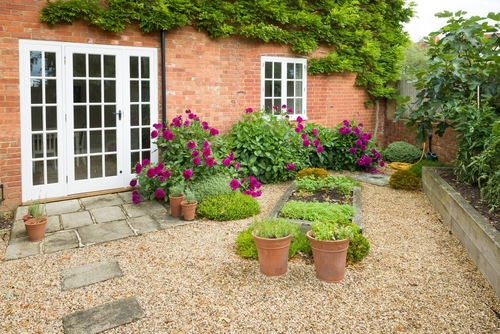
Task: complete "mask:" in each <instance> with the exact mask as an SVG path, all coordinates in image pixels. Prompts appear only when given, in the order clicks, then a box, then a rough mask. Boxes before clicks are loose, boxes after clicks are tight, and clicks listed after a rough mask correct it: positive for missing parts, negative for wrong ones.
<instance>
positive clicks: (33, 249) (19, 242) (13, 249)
mask: <svg viewBox="0 0 500 334" xmlns="http://www.w3.org/2000/svg"><path fill="white" fill-rule="evenodd" d="M21 222H22V220H21ZM36 254H40V241H39V242H31V241H29V239H28V237H27V236H26V237H23V238H17V239H11V240H10V242H9V245H8V246H7V249H6V250H5V258H4V260H15V259H20V258H23V257H27V256H31V255H36Z"/></svg>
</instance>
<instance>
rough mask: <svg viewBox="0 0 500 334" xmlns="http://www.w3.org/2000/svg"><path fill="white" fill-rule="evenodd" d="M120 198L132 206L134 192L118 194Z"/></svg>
mask: <svg viewBox="0 0 500 334" xmlns="http://www.w3.org/2000/svg"><path fill="white" fill-rule="evenodd" d="M118 196H120V198H121V199H122V201H123V203H126V204H130V203H132V192H131V191H126V192H123V193H118Z"/></svg>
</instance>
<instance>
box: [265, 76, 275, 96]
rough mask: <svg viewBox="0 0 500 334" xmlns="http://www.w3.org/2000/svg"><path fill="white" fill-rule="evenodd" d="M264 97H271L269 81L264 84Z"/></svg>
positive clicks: (271, 83)
mask: <svg viewBox="0 0 500 334" xmlns="http://www.w3.org/2000/svg"><path fill="white" fill-rule="evenodd" d="M264 96H265V97H272V96H273V82H272V81H270V80H266V82H265V83H264Z"/></svg>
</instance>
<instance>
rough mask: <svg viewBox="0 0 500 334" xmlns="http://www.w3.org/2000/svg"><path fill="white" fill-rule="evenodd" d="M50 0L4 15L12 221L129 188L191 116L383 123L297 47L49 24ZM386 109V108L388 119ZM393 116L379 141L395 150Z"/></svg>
mask: <svg viewBox="0 0 500 334" xmlns="http://www.w3.org/2000/svg"><path fill="white" fill-rule="evenodd" d="M45 3H46V2H45V0H28V1H16V0H7V1H4V2H2V4H0V13H1V14H0V17H1V20H0V22H2V23H1V24H0V41H1V49H0V50H1V55H2V56H1V57H0V64H1V68H2V72H1V73H2V74H1V81H0V91H1V93H0V101H1V103H0V184H3V186H4V189H3V192H4V197H5V200H4V201H3V203H2V205H1V206H0V210H2V209H6V208H14V207H16V206H17V205H19V204H21V203H25V202H28V201H30V200H33V199H37V198H47V199H49V200H56V199H59V198H68V197H79V196H86V195H89V194H92V193H96V192H111V191H118V190H123V189H126V188H127V187H128V184H129V181H130V179H131V178H132V177H133V174H132V170H133V169H132V167H133V166H134V165H135V163H136V162H137V161H139V160H140V159H142V158H143V157H148V156H151V157H152V159H154V158H155V157H154V153H152V151H153V149H152V147H151V146H152V145H151V142H150V138H149V133H150V130H151V125H152V124H154V123H157V122H160V121H161V118H162V69H163V68H164V69H165V76H164V78H165V86H164V87H165V93H166V100H165V101H166V102H165V106H164V107H165V110H166V118H167V119H172V118H173V117H175V116H177V115H178V114H180V113H183V112H184V110H185V109H191V110H193V112H195V113H196V114H198V115H199V116H200V117H201V118H202V119H203V120H205V121H207V122H208V123H209V124H210V125H211V126H213V127H215V128H217V129H219V130H220V131H222V132H223V131H227V130H228V129H229V128H230V126H231V124H232V123H234V122H237V121H238V120H239V119H240V116H241V114H242V113H243V112H244V110H245V108H247V107H252V108H254V109H258V108H260V107H261V106H264V107H267V108H269V106H271V105H282V104H287V105H288V106H290V105H292V104H293V107H294V110H295V113H296V114H295V115H294V117H297V116H298V115H301V116H302V117H303V118H305V119H306V120H308V121H309V122H315V123H318V124H321V125H324V126H334V125H336V124H338V123H339V122H341V121H342V120H344V119H354V120H356V121H358V122H363V123H364V124H365V128H366V129H367V130H369V131H370V130H372V129H373V128H374V124H375V114H374V111H375V109H374V107H370V108H365V105H364V102H365V101H367V100H369V96H368V95H367V94H366V93H365V91H364V89H363V88H360V87H356V86H355V84H354V80H355V74H345V73H344V74H332V75H314V76H308V75H307V61H308V59H310V57H314V56H318V55H324V54H325V52H327V51H328V49H327V48H320V49H318V50H316V51H315V52H314V53H313V54H310V55H309V56H308V57H304V56H301V55H298V54H294V53H293V52H292V51H291V50H290V47H289V46H287V45H280V44H275V43H262V42H259V41H255V40H249V39H243V38H236V37H229V38H224V39H215V40H213V39H210V38H209V37H208V36H207V35H206V34H204V33H203V32H198V31H197V30H196V29H194V28H192V27H189V26H187V27H184V28H180V29H174V30H171V31H168V32H165V35H164V36H165V38H164V52H165V53H164V57H165V62H164V67H162V64H161V59H162V50H163V48H162V44H163V43H162V34H161V33H160V32H158V33H151V34H142V33H141V32H140V30H139V28H138V27H137V26H136V25H132V26H131V27H128V28H126V30H125V31H124V32H123V33H120V34H114V33H108V32H103V31H101V30H99V29H98V28H95V27H91V26H89V25H87V23H85V22H82V21H77V22H75V23H74V24H73V25H69V24H57V25H55V26H54V27H53V28H49V27H48V26H47V25H46V24H45V23H42V22H41V20H40V10H41V8H42V7H43V6H44V5H45ZM384 108H385V104H384V103H382V105H381V114H382V113H383V112H384ZM383 119H384V116H383V115H381V124H380V127H379V133H378V134H377V135H378V138H379V139H380V140H382V139H383V136H384V129H383V127H384V126H383V125H384V122H383Z"/></svg>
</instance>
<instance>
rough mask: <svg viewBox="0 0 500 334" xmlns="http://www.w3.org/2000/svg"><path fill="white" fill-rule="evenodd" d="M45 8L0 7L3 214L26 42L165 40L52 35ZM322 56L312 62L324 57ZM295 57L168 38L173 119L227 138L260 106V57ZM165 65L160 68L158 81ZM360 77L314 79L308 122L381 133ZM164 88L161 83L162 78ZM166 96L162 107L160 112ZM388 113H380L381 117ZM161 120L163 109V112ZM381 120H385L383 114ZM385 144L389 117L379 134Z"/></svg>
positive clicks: (79, 27)
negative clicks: (188, 113) (192, 121)
mask: <svg viewBox="0 0 500 334" xmlns="http://www.w3.org/2000/svg"><path fill="white" fill-rule="evenodd" d="M44 5H45V0H26V1H20V0H6V1H2V2H1V3H0V68H1V69H2V70H1V72H0V78H1V80H0V183H2V184H4V187H5V189H4V192H5V197H6V200H5V202H4V203H3V204H2V205H1V206H0V211H2V210H5V209H6V208H13V207H15V206H17V205H19V204H20V203H21V153H20V152H21V148H20V139H19V135H20V131H21V126H20V112H19V104H20V102H19V50H18V42H19V39H32V40H50V41H61V42H75V43H89V44H111V45H124V46H139V47H141V46H143V47H154V48H158V60H160V33H152V34H145V35H143V34H141V32H140V31H139V29H138V27H137V26H136V25H134V26H132V27H128V28H127V29H126V30H125V31H124V32H123V33H120V34H114V33H104V32H102V31H100V30H99V29H97V28H95V27H89V26H87V24H86V23H84V22H76V23H75V24H73V25H69V24H58V25H56V26H55V27H53V28H49V27H48V26H47V25H46V24H43V23H41V22H40V9H41V8H42V7H43V6H44ZM325 50H326V49H320V50H318V51H316V52H315V53H314V54H312V55H311V56H315V55H320V54H321V53H324V52H325ZM262 55H267V56H290V57H298V56H299V55H296V54H293V53H292V52H291V51H290V48H289V47H288V46H283V45H279V44H274V43H260V42H258V41H254V40H247V39H239V38H236V37H231V38H227V39H216V40H212V39H210V38H209V37H208V36H207V35H205V34H204V33H200V32H197V31H196V29H194V28H192V27H184V28H181V29H175V30H172V31H169V32H167V33H166V82H167V87H166V93H167V103H166V109H167V118H168V119H169V120H170V119H172V118H173V117H175V116H176V115H178V114H179V113H182V112H183V111H184V110H185V109H191V110H193V112H195V113H197V114H198V115H199V116H200V117H201V118H202V119H203V120H205V121H208V122H209V124H210V125H211V126H214V127H216V128H218V129H219V130H221V131H226V130H227V129H229V128H230V125H231V124H232V123H234V122H237V121H238V120H239V118H240V115H241V114H242V113H243V112H244V110H245V108H247V107H252V108H254V109H258V108H259V105H260V56H262ZM160 69H161V65H160V64H158V73H161V71H160ZM354 79H355V76H354V75H353V74H332V75H316V76H312V77H308V96H307V98H308V106H307V108H308V117H309V121H311V122H316V123H319V124H321V125H325V126H333V125H335V124H338V123H339V122H341V121H342V120H344V119H350V120H355V121H357V122H363V123H364V124H365V129H366V130H368V131H371V130H373V128H374V124H375V121H374V110H375V108H374V107H371V108H369V109H366V108H365V107H364V102H365V101H367V100H368V96H367V95H366V93H365V92H364V91H363V89H362V88H359V87H356V86H355V85H354ZM158 82H159V85H161V80H160V78H158ZM160 97H161V92H160V91H159V92H158V99H159V102H160V104H161V98H160ZM383 110H384V107H383V106H381V111H383ZM159 112H160V115H161V105H160V110H159ZM381 114H382V113H381ZM379 129H380V130H379V134H378V137H379V139H382V138H383V133H384V131H383V117H381V124H380V127H379Z"/></svg>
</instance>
